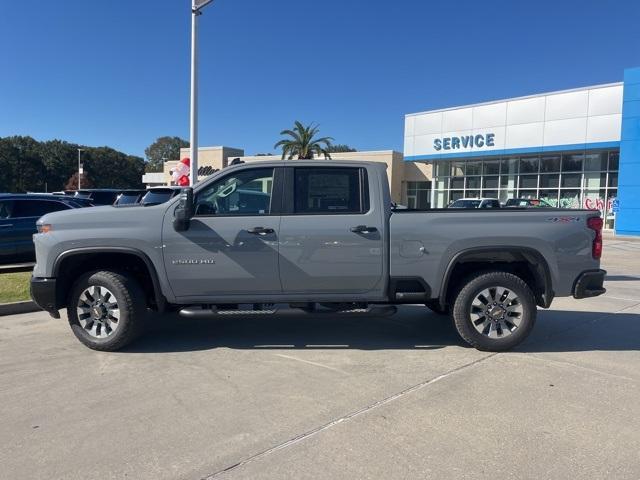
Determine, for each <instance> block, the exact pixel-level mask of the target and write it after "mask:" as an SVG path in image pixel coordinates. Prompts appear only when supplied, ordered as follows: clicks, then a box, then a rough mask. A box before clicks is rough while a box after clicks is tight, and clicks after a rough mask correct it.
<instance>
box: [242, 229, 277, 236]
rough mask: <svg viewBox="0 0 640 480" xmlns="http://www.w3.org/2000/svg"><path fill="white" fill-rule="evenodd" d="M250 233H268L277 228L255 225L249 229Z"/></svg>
mask: <svg viewBox="0 0 640 480" xmlns="http://www.w3.org/2000/svg"><path fill="white" fill-rule="evenodd" d="M247 232H249V233H253V234H254V235H268V234H270V233H274V232H275V230H274V229H273V228H268V227H267V228H265V227H253V228H250V229H248V230H247Z"/></svg>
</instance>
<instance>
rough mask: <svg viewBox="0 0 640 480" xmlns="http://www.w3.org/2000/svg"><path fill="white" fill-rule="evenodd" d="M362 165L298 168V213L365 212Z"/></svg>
mask: <svg viewBox="0 0 640 480" xmlns="http://www.w3.org/2000/svg"><path fill="white" fill-rule="evenodd" d="M363 180H364V175H363V174H362V169H360V168H331V167H319V168H316V167H309V168H305V167H299V168H296V169H295V179H294V184H295V187H294V191H295V213H298V214H308V213H311V214H313V213H316V214H317V213H321V214H322V213H323V214H338V213H364V212H365V210H366V209H367V206H366V203H367V202H366V196H367V192H366V187H367V185H366V183H365V182H364V181H363Z"/></svg>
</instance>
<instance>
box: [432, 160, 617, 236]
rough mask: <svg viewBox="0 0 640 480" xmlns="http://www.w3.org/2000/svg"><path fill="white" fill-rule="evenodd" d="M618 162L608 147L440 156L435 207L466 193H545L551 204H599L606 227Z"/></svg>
mask: <svg viewBox="0 0 640 480" xmlns="http://www.w3.org/2000/svg"><path fill="white" fill-rule="evenodd" d="M618 164H619V153H618V152H617V151H604V150H603V151H589V152H575V151H574V152H568V153H562V152H557V153H556V152H553V153H546V154H544V155H523V156H509V157H502V158H496V157H493V158H491V157H490V158H487V159H479V160H478V159H471V160H467V161H460V160H450V161H439V162H435V164H434V171H435V172H436V175H435V179H434V182H435V183H434V186H435V187H436V192H435V193H434V199H435V202H436V204H435V205H434V206H436V207H445V206H447V205H448V204H449V203H450V202H451V201H453V200H455V199H458V198H462V197H478V196H482V197H490V198H496V197H497V198H499V199H500V201H501V202H502V203H505V202H506V201H507V200H508V199H509V198H518V197H525V198H541V199H543V200H545V201H546V202H547V203H549V204H550V205H552V206H558V207H565V208H597V209H599V210H600V211H602V212H603V216H604V218H605V226H606V228H612V227H613V225H614V223H615V214H614V213H613V212H611V211H610V209H611V202H612V201H613V199H615V198H616V194H617V186H618V172H617V170H618Z"/></svg>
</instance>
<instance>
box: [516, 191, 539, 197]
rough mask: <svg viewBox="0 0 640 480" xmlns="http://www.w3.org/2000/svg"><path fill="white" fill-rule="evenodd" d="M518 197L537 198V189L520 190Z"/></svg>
mask: <svg viewBox="0 0 640 480" xmlns="http://www.w3.org/2000/svg"><path fill="white" fill-rule="evenodd" d="M518 197H520V198H536V197H537V195H536V191H535V190H520V193H519V194H518Z"/></svg>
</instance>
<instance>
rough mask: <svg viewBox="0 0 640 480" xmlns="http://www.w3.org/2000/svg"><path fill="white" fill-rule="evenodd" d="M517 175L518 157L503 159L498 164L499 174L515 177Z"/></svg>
mask: <svg viewBox="0 0 640 480" xmlns="http://www.w3.org/2000/svg"><path fill="white" fill-rule="evenodd" d="M517 173H518V157H512V158H505V159H504V160H502V161H501V162H500V174H502V175H516V174H517Z"/></svg>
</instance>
